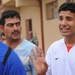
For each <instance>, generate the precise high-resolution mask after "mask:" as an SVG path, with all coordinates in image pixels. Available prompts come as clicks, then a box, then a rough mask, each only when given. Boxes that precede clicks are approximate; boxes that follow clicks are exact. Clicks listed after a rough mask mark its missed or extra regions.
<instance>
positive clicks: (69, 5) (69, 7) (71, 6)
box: [58, 2, 75, 13]
mask: <svg viewBox="0 0 75 75" xmlns="http://www.w3.org/2000/svg"><path fill="white" fill-rule="evenodd" d="M61 11H70V12H72V13H75V3H74V2H65V3H63V4H62V5H61V6H60V7H59V10H58V12H59V13H60V12H61Z"/></svg>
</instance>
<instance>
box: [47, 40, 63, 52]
mask: <svg viewBox="0 0 75 75" xmlns="http://www.w3.org/2000/svg"><path fill="white" fill-rule="evenodd" d="M62 44H64V39H60V40H57V41H55V42H54V43H52V44H51V45H50V47H49V48H48V51H47V53H48V52H51V51H52V52H53V51H56V49H59V48H60V47H61V46H62Z"/></svg>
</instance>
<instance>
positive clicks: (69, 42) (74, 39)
mask: <svg viewBox="0 0 75 75" xmlns="http://www.w3.org/2000/svg"><path fill="white" fill-rule="evenodd" d="M65 44H66V45H67V46H73V45H75V36H74V37H66V38H65Z"/></svg>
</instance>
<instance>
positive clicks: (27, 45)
mask: <svg viewBox="0 0 75 75" xmlns="http://www.w3.org/2000/svg"><path fill="white" fill-rule="evenodd" d="M21 45H22V47H25V48H28V47H29V48H33V47H35V46H36V45H35V44H33V43H31V42H30V41H28V40H25V39H24V40H23V42H22V43H21Z"/></svg>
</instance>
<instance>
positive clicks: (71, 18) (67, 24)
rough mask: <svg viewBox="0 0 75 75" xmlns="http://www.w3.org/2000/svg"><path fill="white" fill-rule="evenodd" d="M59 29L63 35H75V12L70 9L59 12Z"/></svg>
mask: <svg viewBox="0 0 75 75" xmlns="http://www.w3.org/2000/svg"><path fill="white" fill-rule="evenodd" d="M59 30H60V33H61V35H62V36H65V37H70V36H75V14H74V13H71V12H70V11H61V12H60V13H59Z"/></svg>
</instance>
